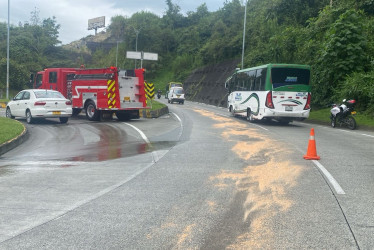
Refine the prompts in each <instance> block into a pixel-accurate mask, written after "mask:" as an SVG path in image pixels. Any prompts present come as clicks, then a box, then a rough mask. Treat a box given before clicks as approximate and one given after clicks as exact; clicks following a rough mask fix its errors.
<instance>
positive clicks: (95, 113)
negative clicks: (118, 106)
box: [86, 101, 100, 121]
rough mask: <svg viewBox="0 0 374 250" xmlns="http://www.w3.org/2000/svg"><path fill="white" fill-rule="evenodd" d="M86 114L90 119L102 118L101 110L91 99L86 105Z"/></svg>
mask: <svg viewBox="0 0 374 250" xmlns="http://www.w3.org/2000/svg"><path fill="white" fill-rule="evenodd" d="M86 116H87V118H88V120H90V121H97V120H99V118H100V112H99V110H97V109H96V105H95V103H94V102H93V101H89V102H88V103H87V105H86Z"/></svg>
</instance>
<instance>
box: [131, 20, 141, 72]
mask: <svg viewBox="0 0 374 250" xmlns="http://www.w3.org/2000/svg"><path fill="white" fill-rule="evenodd" d="M132 28H133V29H134V31H135V34H136V42H135V51H136V52H138V36H139V32H140V30H141V28H140V29H135V28H134V27H132ZM135 68H136V59H135Z"/></svg>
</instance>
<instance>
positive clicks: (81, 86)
mask: <svg viewBox="0 0 374 250" xmlns="http://www.w3.org/2000/svg"><path fill="white" fill-rule="evenodd" d="M31 79H32V82H33V85H34V88H41V89H54V90H58V91H60V92H61V93H62V94H63V95H64V96H65V97H66V98H68V99H70V100H71V101H72V106H73V115H77V114H79V113H80V112H81V111H82V109H84V110H85V112H86V116H87V118H88V119H89V120H90V121H98V120H101V119H102V118H105V117H112V115H113V114H116V116H117V118H118V119H119V120H121V121H125V120H129V119H137V118H139V110H140V109H143V108H146V105H147V104H146V96H145V90H144V69H134V70H121V71H119V70H118V69H117V68H116V67H110V68H100V69H85V68H79V69H74V68H48V69H45V70H44V71H41V72H38V73H37V74H36V76H35V77H34V76H32V78H31Z"/></svg>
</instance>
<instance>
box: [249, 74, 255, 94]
mask: <svg viewBox="0 0 374 250" xmlns="http://www.w3.org/2000/svg"><path fill="white" fill-rule="evenodd" d="M255 79H256V70H251V71H249V82H250V88H249V90H252V91H253V90H254V89H255Z"/></svg>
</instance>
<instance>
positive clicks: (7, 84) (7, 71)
mask: <svg viewBox="0 0 374 250" xmlns="http://www.w3.org/2000/svg"><path fill="white" fill-rule="evenodd" d="M9 10H10V0H8V37H7V48H6V99H9V33H10V32H9V26H10V22H9V16H10V15H9V13H10V11H9Z"/></svg>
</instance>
